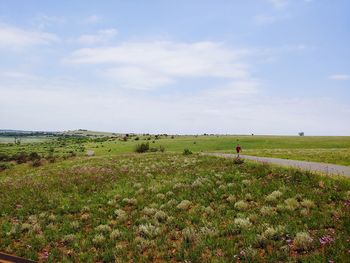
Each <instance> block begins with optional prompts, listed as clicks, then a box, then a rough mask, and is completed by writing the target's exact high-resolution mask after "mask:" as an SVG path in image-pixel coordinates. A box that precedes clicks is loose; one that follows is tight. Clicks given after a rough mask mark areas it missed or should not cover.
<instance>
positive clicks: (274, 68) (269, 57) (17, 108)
mask: <svg viewBox="0 0 350 263" xmlns="http://www.w3.org/2000/svg"><path fill="white" fill-rule="evenodd" d="M349 14H350V1H347V0H249V1H243V0H242V1H240V0H237V1H232V0H226V1H225V0H215V1H213V0H210V1H209V0H208V1H207V0H176V1H175V0H172V1H171V0H147V1H146V0H143V1H142V0H131V1H117V0H113V1H112V0H111V1H103V0H101V1H87V0H81V1H78V0H75V1H68V0H67V1H46V0H36V1H34V0H32V1H31V0H27V1H22V0H0V58H1V59H0V129H25V130H68V129H79V128H84V129H90V130H99V131H113V132H150V133H179V134H188V133H192V134H197V133H225V134H226V133H230V134H248V133H255V134H293V135H294V134H297V132H299V131H304V132H305V134H306V135H350V15H349Z"/></svg>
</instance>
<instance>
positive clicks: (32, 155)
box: [29, 152, 40, 161]
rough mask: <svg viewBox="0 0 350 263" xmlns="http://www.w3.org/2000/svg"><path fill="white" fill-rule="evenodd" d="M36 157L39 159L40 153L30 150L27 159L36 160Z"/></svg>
mask: <svg viewBox="0 0 350 263" xmlns="http://www.w3.org/2000/svg"><path fill="white" fill-rule="evenodd" d="M38 159H40V155H39V154H38V153H37V152H31V153H30V154H29V160H30V161H35V160H38Z"/></svg>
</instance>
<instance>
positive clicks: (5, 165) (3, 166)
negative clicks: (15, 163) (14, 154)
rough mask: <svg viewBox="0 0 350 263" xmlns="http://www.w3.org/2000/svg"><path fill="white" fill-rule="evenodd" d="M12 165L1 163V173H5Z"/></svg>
mask: <svg viewBox="0 0 350 263" xmlns="http://www.w3.org/2000/svg"><path fill="white" fill-rule="evenodd" d="M9 168H10V165H9V164H7V163H0V172H1V171H5V170H6V169H9Z"/></svg>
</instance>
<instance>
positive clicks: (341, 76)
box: [329, 74, 350, 80]
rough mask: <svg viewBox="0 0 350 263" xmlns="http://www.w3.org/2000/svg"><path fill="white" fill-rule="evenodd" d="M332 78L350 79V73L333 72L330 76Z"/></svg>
mask: <svg viewBox="0 0 350 263" xmlns="http://www.w3.org/2000/svg"><path fill="white" fill-rule="evenodd" d="M329 78H330V79H333V80H350V75H348V74H333V75H331V76H329Z"/></svg>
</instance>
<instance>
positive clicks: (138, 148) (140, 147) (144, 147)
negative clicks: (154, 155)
mask: <svg viewBox="0 0 350 263" xmlns="http://www.w3.org/2000/svg"><path fill="white" fill-rule="evenodd" d="M148 150H149V143H148V142H147V143H141V144H138V145H137V146H136V149H135V152H137V153H145V152H147V151H148Z"/></svg>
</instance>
